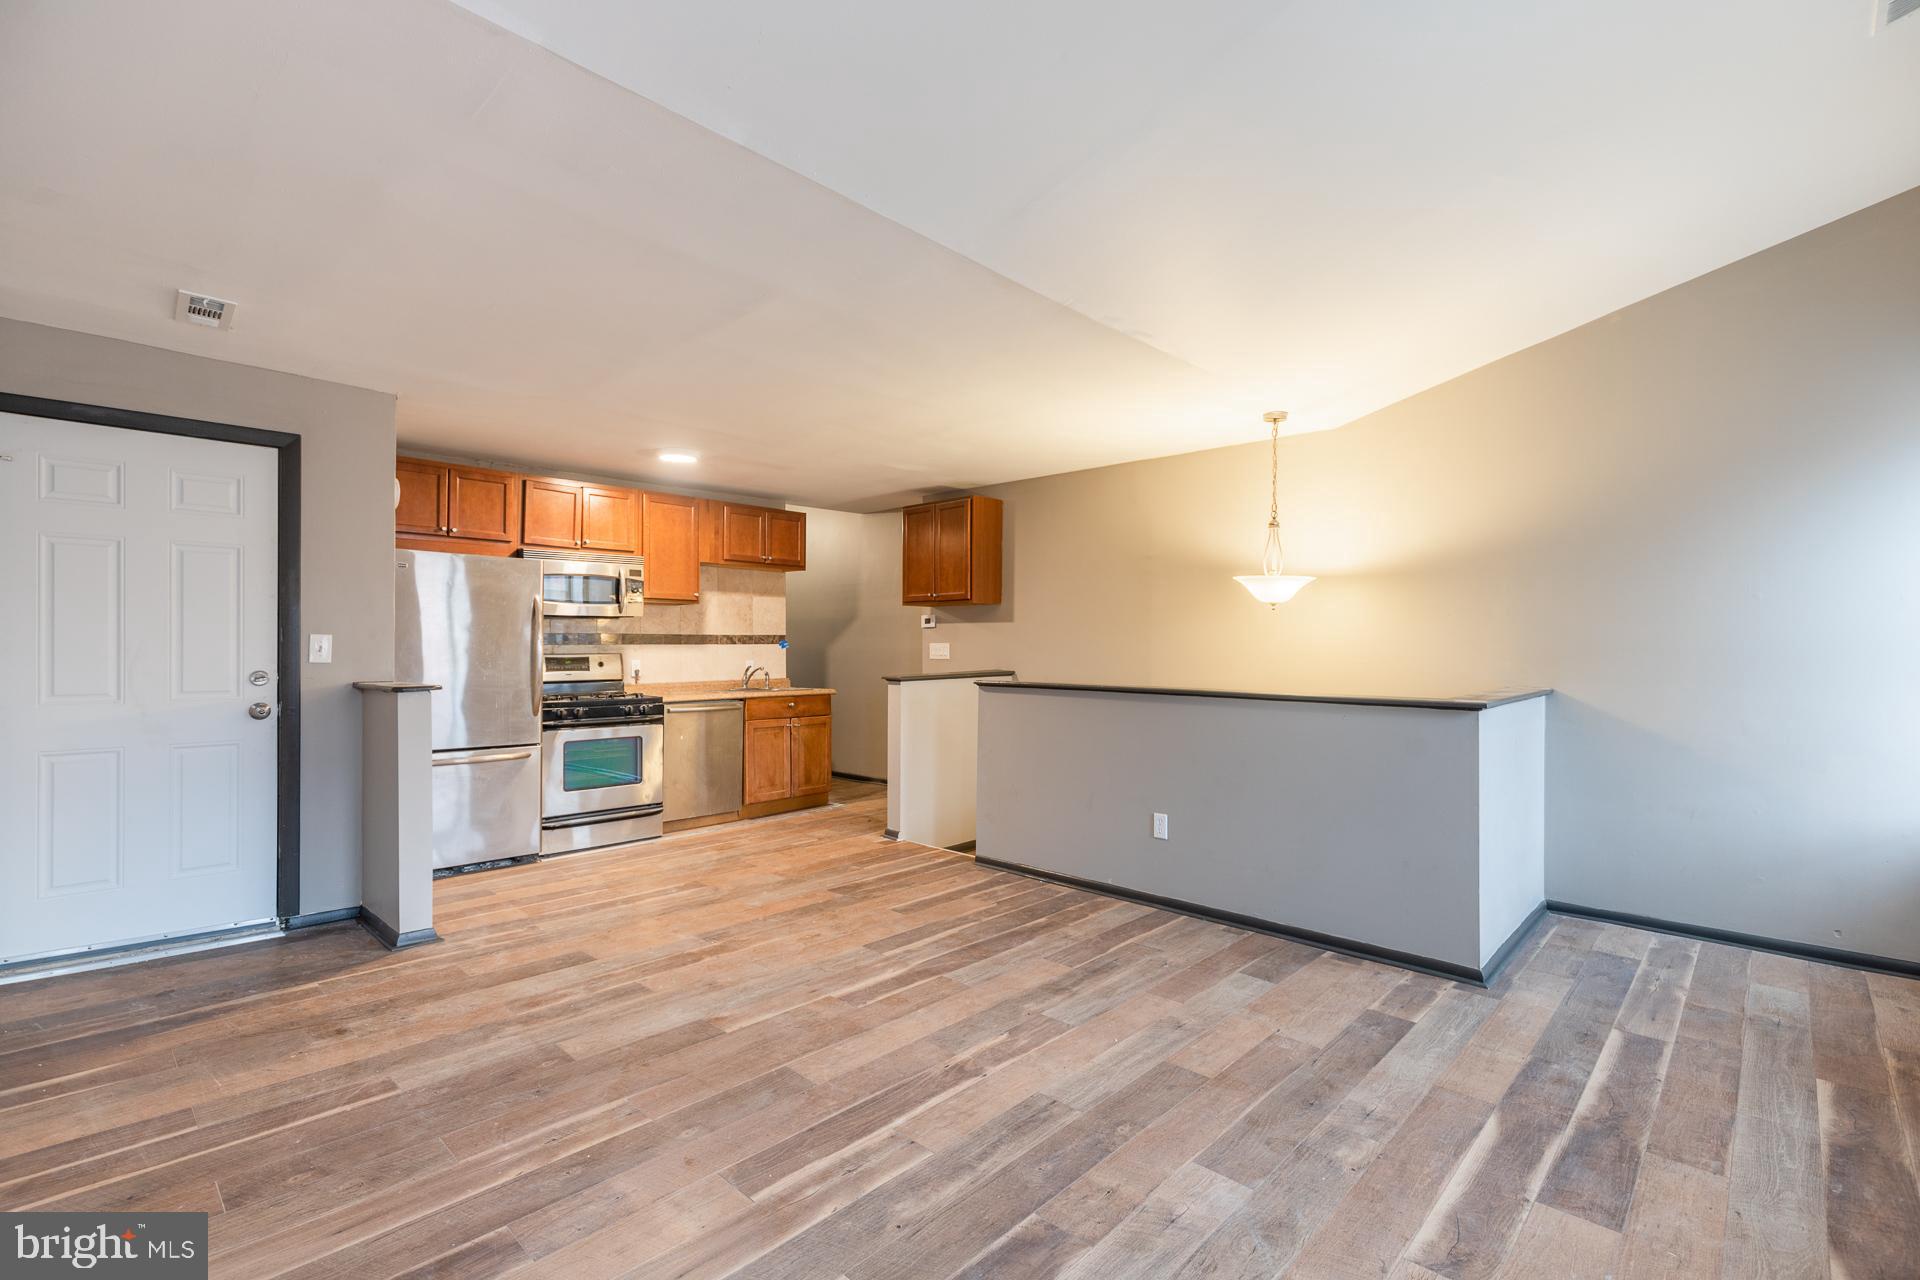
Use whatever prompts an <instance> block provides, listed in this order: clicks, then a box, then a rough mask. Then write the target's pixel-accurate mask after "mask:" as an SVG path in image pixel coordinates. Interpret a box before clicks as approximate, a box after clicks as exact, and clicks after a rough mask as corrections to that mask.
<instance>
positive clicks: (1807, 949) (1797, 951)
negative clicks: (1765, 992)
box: [1547, 898, 1920, 978]
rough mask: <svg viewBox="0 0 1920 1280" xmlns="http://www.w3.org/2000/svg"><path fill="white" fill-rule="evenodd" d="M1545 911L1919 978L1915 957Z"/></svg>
mask: <svg viewBox="0 0 1920 1280" xmlns="http://www.w3.org/2000/svg"><path fill="white" fill-rule="evenodd" d="M1547 910H1549V911H1551V912H1553V913H1554V914H1556V915H1563V916H1578V917H1580V918H1581V919H1583V920H1598V921H1601V922H1602V923H1604V924H1623V925H1627V926H1628V927H1630V928H1634V929H1646V930H1649V931H1651V932H1653V933H1670V934H1673V935H1674V936H1675V937H1680V938H1695V939H1698V940H1699V941H1701V942H1722V943H1725V944H1726V945H1728V946H1730V947H1745V948H1747V950H1749V951H1770V952H1772V953H1773V954H1775V955H1781V956H1793V957H1794V958H1795V959H1798V960H1812V961H1815V962H1817V963H1819V964H1831V965H1838V966H1839V967H1841V968H1843V969H1864V970H1866V971H1867V972H1869V973H1887V974H1892V975H1893V976H1895V977H1898V978H1920V961H1915V960H1898V959H1895V958H1894V957H1892V956H1876V955H1872V954H1870V953H1868V952H1865V951H1842V950H1841V949H1840V948H1838V947H1822V946H1818V945H1816V944H1814V943H1811V942H1794V941H1791V940H1789V939H1787V938H1769V937H1766V936H1765V935H1763V934H1757V933H1740V932H1738V931H1736V930H1733V929H1713V928H1709V927H1707V926H1706V925H1698V924H1685V923H1683V922H1681V921H1678V920H1662V919H1660V918H1659V917H1658V916H1642V915H1635V914H1634V913H1632V912H1631V911H1608V910H1605V909H1603V908H1601V907H1583V906H1581V905H1580V904H1579V903H1576V902H1561V901H1559V900H1558V899H1555V898H1549V899H1547Z"/></svg>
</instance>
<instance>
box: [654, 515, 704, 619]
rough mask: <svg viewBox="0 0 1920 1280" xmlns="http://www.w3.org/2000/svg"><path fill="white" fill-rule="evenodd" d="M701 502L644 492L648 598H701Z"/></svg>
mask: <svg viewBox="0 0 1920 1280" xmlns="http://www.w3.org/2000/svg"><path fill="white" fill-rule="evenodd" d="M699 515H700V502H699V500H698V499H697V498H683V497H681V496H680V495H679V494H675V493H643V494H641V495H640V524H641V532H640V549H641V554H643V555H644V556H646V558H647V586H646V598H647V600H648V601H649V602H652V601H655V600H669V601H678V602H682V603H689V604H690V603H692V602H693V601H695V600H698V599H699V598H700V519H699Z"/></svg>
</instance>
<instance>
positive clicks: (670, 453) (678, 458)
mask: <svg viewBox="0 0 1920 1280" xmlns="http://www.w3.org/2000/svg"><path fill="white" fill-rule="evenodd" d="M660 461H662V462H698V461H700V455H699V454H697V453H687V452H685V451H683V450H680V449H662V450H661V451H660Z"/></svg>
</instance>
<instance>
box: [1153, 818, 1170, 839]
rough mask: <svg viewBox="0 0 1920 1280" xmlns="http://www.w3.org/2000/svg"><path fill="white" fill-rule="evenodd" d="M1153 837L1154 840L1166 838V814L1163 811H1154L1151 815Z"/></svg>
mask: <svg viewBox="0 0 1920 1280" xmlns="http://www.w3.org/2000/svg"><path fill="white" fill-rule="evenodd" d="M1153 838H1154V839H1155V840H1165V839H1166V838H1167V815H1166V814H1164V813H1156V814H1154V815H1153Z"/></svg>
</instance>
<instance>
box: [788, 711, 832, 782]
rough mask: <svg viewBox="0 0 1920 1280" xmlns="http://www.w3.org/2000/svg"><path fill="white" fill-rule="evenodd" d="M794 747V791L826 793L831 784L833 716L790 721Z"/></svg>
mask: <svg viewBox="0 0 1920 1280" xmlns="http://www.w3.org/2000/svg"><path fill="white" fill-rule="evenodd" d="M788 723H790V724H791V725H792V726H793V731H792V733H791V735H790V738H791V742H792V747H793V794H794V795H796V796H819V795H825V794H826V793H827V789H828V788H829V787H831V786H832V785H833V717H831V716H809V717H807V718H805V719H802V720H793V721H789V722H788Z"/></svg>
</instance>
